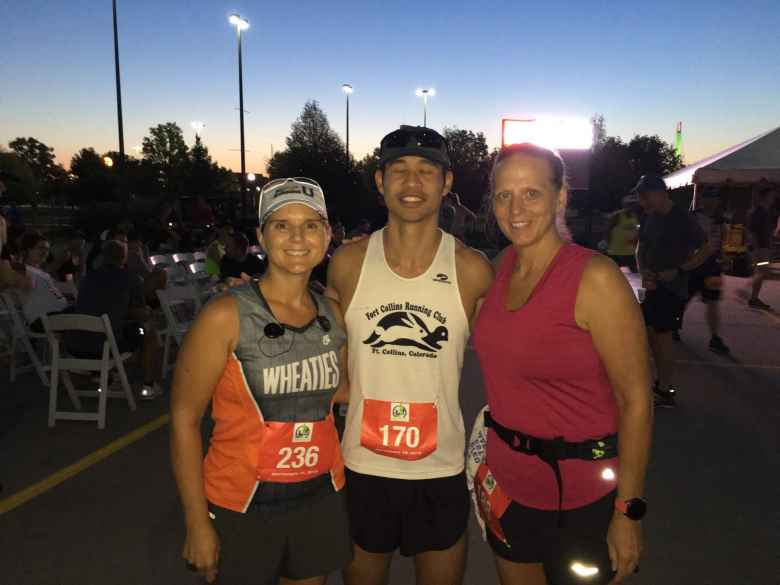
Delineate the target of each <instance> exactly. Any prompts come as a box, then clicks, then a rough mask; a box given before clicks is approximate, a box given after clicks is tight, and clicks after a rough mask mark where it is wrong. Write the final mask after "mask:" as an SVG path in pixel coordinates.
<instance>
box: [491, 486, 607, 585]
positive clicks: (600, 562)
mask: <svg viewBox="0 0 780 585" xmlns="http://www.w3.org/2000/svg"><path fill="white" fill-rule="evenodd" d="M615 493H616V492H614V491H613V492H610V493H609V494H607V495H606V496H604V497H603V498H601V499H599V500H596V501H595V502H593V503H592V504H588V505H586V506H582V507H580V508H574V509H571V510H562V511H561V512H560V518H559V512H558V511H557V510H538V509H535V508H528V507H526V506H523V505H522V504H519V503H517V502H512V503H511V504H510V505H509V507H508V508H507V509H506V511H505V512H504V515H503V516H502V517H501V520H500V522H501V528H502V529H503V531H504V536H505V537H506V540H507V544H504V543H503V542H501V541H500V540H498V539H497V538H496V537H495V536H494V535H493V533H492V532H491V531H490V530H488V531H487V537H488V543H489V544H490V547H491V548H492V549H493V552H494V553H495V554H496V555H497V556H499V557H501V558H502V559H505V560H507V561H511V562H514V563H542V565H543V566H544V572H545V575H546V576H547V581H548V582H549V583H555V584H556V585H583V583H586V582H587V583H588V585H604V584H606V583H609V581H610V579H612V577H613V575H614V574H613V572H612V564H611V562H610V559H609V549H608V548H607V530H608V529H609V523H610V521H611V519H612V515H613V513H614V502H615ZM577 563H578V564H579V567H578V566H576V564H577ZM594 568H595V569H597V570H598V573H596V574H594V575H593V576H592V577H588V579H587V580H585V579H583V578H582V577H581V576H579V575H578V574H577V573H576V572H575V569H580V570H582V569H585V570H589V571H592V570H593V569H594Z"/></svg>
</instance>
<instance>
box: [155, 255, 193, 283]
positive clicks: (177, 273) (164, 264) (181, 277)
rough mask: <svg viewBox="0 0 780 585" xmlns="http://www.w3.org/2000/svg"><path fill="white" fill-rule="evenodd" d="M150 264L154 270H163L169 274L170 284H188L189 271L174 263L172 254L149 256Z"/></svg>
mask: <svg viewBox="0 0 780 585" xmlns="http://www.w3.org/2000/svg"><path fill="white" fill-rule="evenodd" d="M149 263H150V264H151V265H152V266H153V267H154V268H162V269H163V270H165V272H167V273H168V283H169V284H185V283H187V282H188V279H187V271H186V269H185V268H184V267H182V266H181V264H177V263H176V262H174V261H173V256H171V255H170V254H156V255H154V256H149Z"/></svg>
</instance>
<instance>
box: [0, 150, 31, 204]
mask: <svg viewBox="0 0 780 585" xmlns="http://www.w3.org/2000/svg"><path fill="white" fill-rule="evenodd" d="M0 180H2V181H3V184H4V185H5V188H6V191H5V197H6V198H7V199H8V200H9V201H14V202H16V203H29V202H31V201H33V199H34V198H35V193H36V192H37V190H38V179H37V178H36V177H35V173H33V170H32V168H30V165H29V164H27V162H26V161H25V160H24V159H23V158H22V157H20V156H19V155H18V154H16V153H14V152H0Z"/></svg>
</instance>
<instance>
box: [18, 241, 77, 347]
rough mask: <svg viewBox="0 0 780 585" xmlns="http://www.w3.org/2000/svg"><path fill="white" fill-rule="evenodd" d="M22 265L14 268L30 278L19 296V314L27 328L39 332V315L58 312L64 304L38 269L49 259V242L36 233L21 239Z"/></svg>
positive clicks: (53, 284) (64, 300)
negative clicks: (27, 285)
mask: <svg viewBox="0 0 780 585" xmlns="http://www.w3.org/2000/svg"><path fill="white" fill-rule="evenodd" d="M21 248H22V263H23V264H22V265H18V264H17V265H16V266H14V269H15V270H17V271H18V272H20V273H23V274H25V275H26V276H27V277H28V278H29V279H30V288H29V290H27V291H25V292H23V293H22V311H23V312H24V317H25V319H26V320H27V323H29V325H30V329H32V330H33V331H35V332H36V333H43V324H42V323H41V316H43V315H51V314H53V313H62V312H63V311H65V310H66V309H67V308H68V301H67V299H66V298H65V296H64V295H63V294H62V293H61V292H60V291H59V289H58V288H57V285H56V284H55V283H54V279H53V278H52V277H51V275H50V274H48V273H47V272H45V271H44V270H43V269H42V268H41V266H42V265H43V263H44V262H45V261H46V259H47V258H48V256H49V250H50V246H49V241H48V240H47V239H46V238H45V237H44V236H42V235H41V234H40V233H38V232H27V233H26V234H24V236H22V244H21Z"/></svg>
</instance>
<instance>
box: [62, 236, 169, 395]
mask: <svg viewBox="0 0 780 585" xmlns="http://www.w3.org/2000/svg"><path fill="white" fill-rule="evenodd" d="M101 256H102V259H103V261H102V263H101V266H100V268H97V269H96V270H93V271H92V272H90V273H89V274H87V275H86V276H85V277H84V279H83V280H82V282H81V286H80V287H79V297H78V301H77V302H76V306H75V312H76V313H79V314H85V315H94V316H100V315H102V314H103V313H105V314H107V315H108V317H109V320H110V321H111V328H112V330H113V331H114V336H115V337H116V341H117V345H118V347H119V351H120V353H126V352H137V351H139V350H141V351H142V364H143V371H144V386H143V389H142V391H141V398H154V397H156V396H157V395H158V394H159V393H160V389H159V385H158V380H159V377H160V376H159V374H160V355H161V351H160V344H159V340H158V337H157V332H156V331H155V330H154V327H153V325H152V324H151V323H150V322H149V320H150V317H151V311H150V309H149V307H148V306H147V305H146V302H145V300H144V283H143V280H142V279H141V278H140V277H139V276H137V275H135V274H132V273H131V272H130V271H129V270H127V269H126V268H124V266H125V263H126V262H127V247H126V246H125V244H123V243H122V242H119V241H116V240H108V241H106V242H105V243H104V244H103V250H102V253H101ZM65 344H66V347H67V348H68V351H70V353H72V354H73V355H74V356H75V357H83V358H85V359H94V358H97V357H99V356H100V355H101V352H102V349H103V337H102V335H100V334H96V333H90V332H86V331H70V332H67V333H66V335H65Z"/></svg>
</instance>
